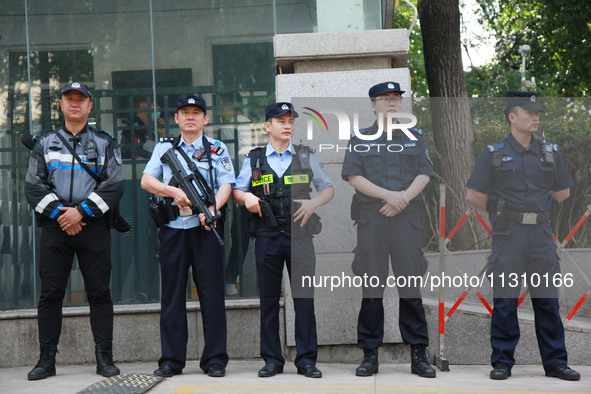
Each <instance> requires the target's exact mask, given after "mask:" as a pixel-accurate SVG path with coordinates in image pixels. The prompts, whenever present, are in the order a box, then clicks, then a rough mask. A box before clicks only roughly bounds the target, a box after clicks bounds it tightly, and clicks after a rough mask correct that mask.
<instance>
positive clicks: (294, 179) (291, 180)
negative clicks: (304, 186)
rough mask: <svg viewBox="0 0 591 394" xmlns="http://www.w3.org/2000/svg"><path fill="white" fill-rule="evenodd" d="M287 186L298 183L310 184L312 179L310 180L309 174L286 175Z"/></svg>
mask: <svg viewBox="0 0 591 394" xmlns="http://www.w3.org/2000/svg"><path fill="white" fill-rule="evenodd" d="M284 179H285V184H286V185H292V184H296V183H310V179H309V178H308V174H301V175H286V176H285V177H284Z"/></svg>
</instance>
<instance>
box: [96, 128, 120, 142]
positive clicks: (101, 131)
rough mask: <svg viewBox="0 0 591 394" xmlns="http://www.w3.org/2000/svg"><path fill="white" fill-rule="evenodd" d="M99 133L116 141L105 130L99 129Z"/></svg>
mask: <svg viewBox="0 0 591 394" xmlns="http://www.w3.org/2000/svg"><path fill="white" fill-rule="evenodd" d="M99 133H103V134H106V135H107V136H108V137H109V138H110V139H112V140H113V141H116V140H117V139H116V138H115V137H113V136H112V135H111V134H109V133H107V132H106V131H105V130H100V131H99Z"/></svg>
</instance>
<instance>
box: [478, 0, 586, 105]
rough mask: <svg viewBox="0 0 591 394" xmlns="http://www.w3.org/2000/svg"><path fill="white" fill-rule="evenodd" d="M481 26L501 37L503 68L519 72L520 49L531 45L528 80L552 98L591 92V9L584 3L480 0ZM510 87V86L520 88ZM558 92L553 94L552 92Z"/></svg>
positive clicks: (499, 56) (500, 62) (574, 0)
mask: <svg viewBox="0 0 591 394" xmlns="http://www.w3.org/2000/svg"><path fill="white" fill-rule="evenodd" d="M478 3H479V5H480V22H481V23H486V24H487V25H488V27H489V28H490V29H491V30H492V31H493V33H494V35H495V37H496V39H497V45H496V52H497V60H498V66H500V68H499V70H515V71H519V69H520V65H521V55H520V54H519V47H520V46H521V45H525V44H527V45H530V47H531V53H530V55H529V58H528V59H527V67H526V71H527V74H526V79H528V80H529V78H530V77H532V76H533V77H535V78H536V82H538V83H537V87H536V90H538V91H543V92H544V93H548V94H547V95H548V96H556V95H560V96H566V97H580V96H588V95H589V94H590V91H589V86H590V85H591V22H590V21H591V8H590V7H589V3H588V2H586V1H580V0H553V1H547V0H514V1H510V2H509V1H502V0H478ZM519 86H520V84H518V85H517V86H513V85H512V86H510V88H513V89H515V88H518V87H519ZM550 93H553V94H550Z"/></svg>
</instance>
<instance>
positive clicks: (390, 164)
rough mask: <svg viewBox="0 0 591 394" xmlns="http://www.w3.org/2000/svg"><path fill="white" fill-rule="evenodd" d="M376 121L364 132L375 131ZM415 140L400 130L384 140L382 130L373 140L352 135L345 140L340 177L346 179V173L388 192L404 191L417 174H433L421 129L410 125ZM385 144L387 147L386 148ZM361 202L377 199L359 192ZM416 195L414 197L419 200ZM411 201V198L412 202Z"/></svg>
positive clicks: (376, 127)
mask: <svg viewBox="0 0 591 394" xmlns="http://www.w3.org/2000/svg"><path fill="white" fill-rule="evenodd" d="M377 130H378V126H377V122H376V123H374V124H373V126H371V127H369V128H367V129H365V133H366V134H375V133H376V132H377ZM409 130H410V131H412V132H413V135H414V136H415V137H417V140H416V141H413V140H411V139H410V138H408V137H407V136H406V135H405V134H404V133H403V132H402V131H401V130H399V129H396V130H394V131H393V132H392V140H390V141H388V140H387V139H386V133H383V134H382V136H381V137H380V138H378V139H377V140H375V141H363V140H361V139H359V138H357V137H356V136H354V137H352V138H351V139H350V140H349V145H348V148H347V151H346V152H345V159H344V161H343V169H342V171H341V176H342V177H343V180H345V181H347V182H348V181H349V176H350V175H361V176H363V177H364V178H366V179H367V180H369V181H370V182H371V183H373V184H374V185H377V186H379V187H382V188H384V189H388V190H392V191H401V190H406V189H407V188H408V187H409V186H410V184H411V183H412V181H413V180H414V179H415V178H416V177H417V175H428V176H433V175H434V174H433V169H432V168H431V163H430V162H429V159H428V158H427V150H426V148H425V141H424V140H423V136H422V134H423V131H422V130H419V129H416V128H411V129H409ZM365 133H364V134H365ZM388 146H389V149H390V150H388ZM357 193H358V194H360V195H361V197H362V198H361V200H360V202H361V203H371V202H375V201H377V199H375V198H373V197H369V196H366V195H364V194H362V193H360V192H359V191H357ZM421 198H422V197H421V195H420V194H419V195H418V196H417V197H415V199H414V200H417V201H418V200H419V199H421ZM414 200H413V201H414Z"/></svg>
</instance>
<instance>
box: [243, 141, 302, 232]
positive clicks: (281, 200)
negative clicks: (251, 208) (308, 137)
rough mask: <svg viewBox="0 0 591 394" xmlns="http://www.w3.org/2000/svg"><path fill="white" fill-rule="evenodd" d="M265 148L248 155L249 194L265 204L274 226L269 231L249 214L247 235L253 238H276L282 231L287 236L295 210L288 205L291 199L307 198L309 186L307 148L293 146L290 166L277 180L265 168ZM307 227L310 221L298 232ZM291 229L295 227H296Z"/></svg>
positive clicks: (259, 218)
mask: <svg viewBox="0 0 591 394" xmlns="http://www.w3.org/2000/svg"><path fill="white" fill-rule="evenodd" d="M265 149H266V147H258V148H255V149H253V150H251V151H250V153H249V157H250V166H251V170H252V174H251V177H250V182H251V189H250V191H251V192H252V193H253V194H254V195H255V196H257V197H259V198H261V199H264V200H266V201H267V202H268V203H269V205H270V206H271V209H272V211H273V214H274V215H275V219H276V220H277V224H278V226H277V227H274V228H273V227H271V226H269V225H268V224H267V223H266V221H265V219H264V218H261V217H260V216H259V215H257V214H252V215H251V218H250V225H249V227H250V233H251V234H252V235H254V236H255V237H258V236H262V237H276V236H277V235H279V233H280V232H282V231H283V232H285V233H286V234H287V235H290V236H291V235H292V234H291V224H292V215H293V213H294V212H295V211H296V210H297V206H296V205H297V204H295V203H292V199H294V198H295V199H310V192H311V191H312V188H311V187H310V183H311V182H312V177H313V172H312V170H311V169H310V148H309V147H307V146H303V145H300V146H297V145H294V149H295V154H293V155H292V159H291V164H290V166H289V167H288V168H287V170H286V171H285V173H284V174H283V176H281V177H279V176H278V175H277V174H276V173H275V171H273V170H272V169H271V167H270V166H269V163H268V162H267V156H266V155H265ZM309 225H310V221H308V223H307V224H306V226H304V227H303V229H302V230H303V231H305V229H306V228H307V227H309ZM294 227H298V228H299V226H294ZM298 232H299V231H298ZM297 235H299V236H301V235H305V234H297ZM310 235H311V233H310Z"/></svg>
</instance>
